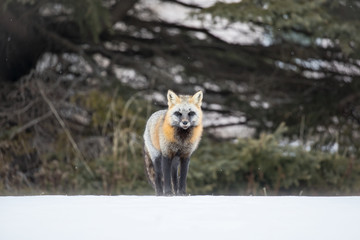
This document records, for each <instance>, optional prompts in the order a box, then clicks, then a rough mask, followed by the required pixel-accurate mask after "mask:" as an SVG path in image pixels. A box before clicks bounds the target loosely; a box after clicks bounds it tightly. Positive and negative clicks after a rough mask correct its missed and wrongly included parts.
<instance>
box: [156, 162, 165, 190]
mask: <svg viewBox="0 0 360 240" xmlns="http://www.w3.org/2000/svg"><path fill="white" fill-rule="evenodd" d="M154 169H155V190H156V195H158V196H161V195H163V194H164V192H163V182H162V179H163V172H162V157H161V156H159V157H157V158H156V159H155V161H154Z"/></svg>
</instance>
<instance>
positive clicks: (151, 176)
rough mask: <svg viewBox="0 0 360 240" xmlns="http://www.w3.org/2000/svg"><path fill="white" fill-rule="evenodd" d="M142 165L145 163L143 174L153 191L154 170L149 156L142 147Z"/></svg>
mask: <svg viewBox="0 0 360 240" xmlns="http://www.w3.org/2000/svg"><path fill="white" fill-rule="evenodd" d="M144 160H145V161H144V163H145V174H146V176H147V179H148V182H149V183H150V184H151V186H152V187H153V188H154V189H155V170H154V164H153V162H152V161H151V158H150V155H149V153H148V152H147V150H146V148H145V147H144Z"/></svg>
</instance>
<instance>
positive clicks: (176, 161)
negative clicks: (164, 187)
mask: <svg viewBox="0 0 360 240" xmlns="http://www.w3.org/2000/svg"><path fill="white" fill-rule="evenodd" d="M178 170H179V157H175V158H174V159H173V160H172V164H171V179H172V184H173V187H174V193H175V194H177V193H178V190H179V176H178Z"/></svg>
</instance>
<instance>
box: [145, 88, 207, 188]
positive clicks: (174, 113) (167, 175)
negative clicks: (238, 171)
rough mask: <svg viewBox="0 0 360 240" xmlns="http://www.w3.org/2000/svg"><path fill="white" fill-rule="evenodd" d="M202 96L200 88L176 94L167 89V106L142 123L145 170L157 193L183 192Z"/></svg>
mask: <svg viewBox="0 0 360 240" xmlns="http://www.w3.org/2000/svg"><path fill="white" fill-rule="evenodd" d="M202 98H203V93H202V91H198V92H197V93H195V94H194V95H193V96H188V95H179V96H178V95H176V94H175V93H174V92H173V91H171V90H169V91H168V93H167V100H168V109H167V110H160V111H157V112H155V113H153V114H152V115H151V116H150V118H149V120H148V121H147V123H146V127H145V132H144V145H145V146H144V151H145V172H146V174H147V177H148V179H149V181H150V183H151V184H152V186H153V187H154V188H155V191H156V194H157V195H163V194H165V195H172V194H177V195H185V194H186V176H187V172H188V168H189V162H190V156H191V154H192V153H193V152H194V151H195V149H196V148H197V146H198V144H199V142H200V138H201V134H202V131H203V126H202V111H201V103H202ZM179 165H180V171H179ZM171 183H172V184H171Z"/></svg>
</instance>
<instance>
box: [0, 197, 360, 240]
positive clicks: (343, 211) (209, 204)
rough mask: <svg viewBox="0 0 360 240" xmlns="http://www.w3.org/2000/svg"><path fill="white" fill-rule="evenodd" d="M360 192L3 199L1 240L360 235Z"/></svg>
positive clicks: (0, 227)
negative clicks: (348, 194) (343, 194)
mask: <svg viewBox="0 0 360 240" xmlns="http://www.w3.org/2000/svg"><path fill="white" fill-rule="evenodd" d="M359 218H360V197H235V196H233V197H229V196H189V197H155V196H27V197H0V239H2V240H12V239H14V240H18V239H27V240H31V239H36V240H41V239H44V240H45V239H52V240H54V239H55V240H56V239H85V240H91V239H157V240H161V239H169V240H170V239H171V240H172V239H206V240H211V239H217V240H218V239H267V240H269V239H276V240H279V239H292V240H293V239H326V240H329V239H336V240H338V239H347V240H351V239H354V240H355V239H360V229H359V228H358V222H359V221H358V220H359Z"/></svg>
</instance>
